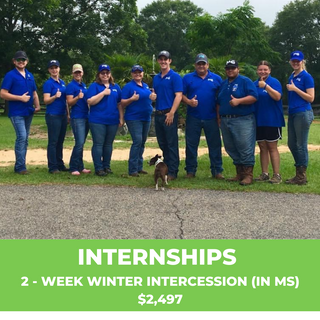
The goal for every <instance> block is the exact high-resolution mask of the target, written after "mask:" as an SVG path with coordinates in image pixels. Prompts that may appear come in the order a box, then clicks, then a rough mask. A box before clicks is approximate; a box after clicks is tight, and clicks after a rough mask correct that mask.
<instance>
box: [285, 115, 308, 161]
mask: <svg viewBox="0 0 320 320" xmlns="http://www.w3.org/2000/svg"><path fill="white" fill-rule="evenodd" d="M313 118H314V116H313V111H312V110H309V111H305V112H298V113H294V114H289V117H288V147H289V149H290V151H291V153H292V155H293V158H294V161H295V166H296V167H301V166H303V167H307V166H308V162H309V155H308V136H309V129H310V125H311V123H312V121H313Z"/></svg>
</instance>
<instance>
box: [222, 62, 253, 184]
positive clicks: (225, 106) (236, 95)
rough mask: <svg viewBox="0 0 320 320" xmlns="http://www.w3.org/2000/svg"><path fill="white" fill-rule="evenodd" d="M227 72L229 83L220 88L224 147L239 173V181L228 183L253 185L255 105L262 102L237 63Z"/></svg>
mask: <svg viewBox="0 0 320 320" xmlns="http://www.w3.org/2000/svg"><path fill="white" fill-rule="evenodd" d="M225 70H226V75H227V79H226V80H224V81H223V82H222V84H221V87H220V91H219V94H218V109H219V114H220V120H221V131H222V137H223V143H224V147H225V149H226V151H227V153H228V154H229V156H230V157H231V158H232V160H233V164H234V165H235V166H236V170H237V175H236V177H234V178H232V179H228V181H239V182H240V184H241V185H248V184H251V183H252V180H253V167H254V164H255V157H254V150H255V143H256V121H255V116H254V103H255V102H256V101H257V99H258V92H257V89H256V87H255V85H254V83H253V82H252V81H251V80H250V79H249V78H247V77H244V76H241V75H240V74H239V72H240V70H239V65H238V62H237V61H235V60H229V61H227V63H226V66H225Z"/></svg>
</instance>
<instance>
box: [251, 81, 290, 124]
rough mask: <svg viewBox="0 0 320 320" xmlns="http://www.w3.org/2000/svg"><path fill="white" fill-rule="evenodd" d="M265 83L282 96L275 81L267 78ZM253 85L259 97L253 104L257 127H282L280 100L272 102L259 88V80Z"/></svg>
mask: <svg viewBox="0 0 320 320" xmlns="http://www.w3.org/2000/svg"><path fill="white" fill-rule="evenodd" d="M265 82H266V84H268V85H269V86H270V87H271V88H272V89H274V90H276V91H278V92H279V93H280V94H281V96H282V86H281V84H280V82H279V81H278V80H277V79H275V78H273V77H271V76H269V77H268V78H267V79H266V81H265ZM254 84H255V86H256V87H257V90H258V95H259V100H258V101H257V102H256V103H255V104H254V106H255V115H256V120H257V121H256V123H257V127H278V128H279V127H284V126H285V122H284V117H283V109H282V100H281V99H280V100H279V101H275V100H273V99H272V98H271V97H270V95H269V93H268V92H267V91H266V90H265V89H264V88H259V79H258V80H256V81H255V82H254Z"/></svg>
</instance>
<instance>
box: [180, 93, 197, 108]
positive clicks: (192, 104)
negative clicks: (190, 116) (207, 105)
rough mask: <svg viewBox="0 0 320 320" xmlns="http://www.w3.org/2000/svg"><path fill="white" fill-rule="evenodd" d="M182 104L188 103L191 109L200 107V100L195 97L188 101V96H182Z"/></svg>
mask: <svg viewBox="0 0 320 320" xmlns="http://www.w3.org/2000/svg"><path fill="white" fill-rule="evenodd" d="M182 102H184V103H186V104H187V105H188V106H190V107H194V108H195V107H197V106H198V100H197V95H195V96H194V97H193V98H192V99H188V97H187V96H186V95H184V94H183V95H182Z"/></svg>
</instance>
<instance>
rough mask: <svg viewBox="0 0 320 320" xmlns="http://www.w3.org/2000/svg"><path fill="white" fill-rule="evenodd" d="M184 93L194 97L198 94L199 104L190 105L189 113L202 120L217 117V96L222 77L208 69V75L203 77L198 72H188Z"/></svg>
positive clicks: (190, 97)
mask: <svg viewBox="0 0 320 320" xmlns="http://www.w3.org/2000/svg"><path fill="white" fill-rule="evenodd" d="M182 81H183V94H184V95H185V96H186V97H187V98H188V99H192V98H193V97H194V96H195V95H196V96H197V100H198V106H197V107H195V108H194V107H190V106H189V105H188V109H187V114H188V115H191V116H193V117H195V118H198V119H201V120H209V119H214V118H215V119H216V118H217V111H216V110H217V109H216V97H217V93H218V91H219V88H220V85H221V83H222V79H221V77H220V76H218V75H216V74H214V73H213V72H211V71H209V70H208V74H207V76H206V77H205V78H204V79H202V78H201V77H199V76H198V74H197V72H196V71H194V72H192V73H188V74H186V75H185V76H184V77H183V79H182Z"/></svg>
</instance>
